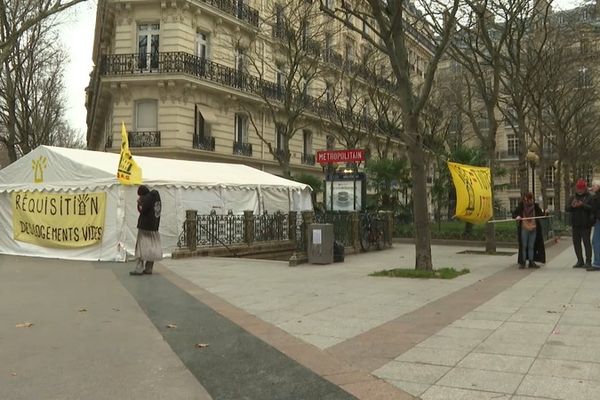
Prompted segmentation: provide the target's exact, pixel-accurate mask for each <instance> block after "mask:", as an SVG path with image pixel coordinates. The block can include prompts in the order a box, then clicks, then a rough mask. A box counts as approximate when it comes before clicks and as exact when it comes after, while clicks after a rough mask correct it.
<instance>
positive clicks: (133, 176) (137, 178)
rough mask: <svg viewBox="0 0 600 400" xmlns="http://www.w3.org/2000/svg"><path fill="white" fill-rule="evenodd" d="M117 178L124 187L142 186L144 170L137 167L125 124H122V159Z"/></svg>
mask: <svg viewBox="0 0 600 400" xmlns="http://www.w3.org/2000/svg"><path fill="white" fill-rule="evenodd" d="M117 178H118V179H119V182H121V184H123V185H141V184H142V169H141V168H140V167H139V166H138V165H137V163H136V162H135V160H134V159H133V156H132V155H131V151H130V150H129V140H128V138H127V131H126V130H125V122H121V158H120V159H119V168H118V169H117Z"/></svg>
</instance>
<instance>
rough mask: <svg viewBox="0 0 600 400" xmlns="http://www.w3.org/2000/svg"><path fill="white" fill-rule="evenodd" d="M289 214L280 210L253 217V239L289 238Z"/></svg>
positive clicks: (262, 240) (259, 240)
mask: <svg viewBox="0 0 600 400" xmlns="http://www.w3.org/2000/svg"><path fill="white" fill-rule="evenodd" d="M288 221H289V216H288V214H283V213H281V212H276V213H274V214H269V213H267V212H266V211H265V212H264V213H263V214H262V215H257V216H256V217H254V241H256V242H267V241H272V240H289V238H290V235H289V223H288Z"/></svg>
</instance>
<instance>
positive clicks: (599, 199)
mask: <svg viewBox="0 0 600 400" xmlns="http://www.w3.org/2000/svg"><path fill="white" fill-rule="evenodd" d="M590 206H591V208H592V210H591V212H592V220H593V221H594V223H595V222H596V221H600V190H599V191H597V192H596V193H594V195H593V196H592V197H591V198H590Z"/></svg>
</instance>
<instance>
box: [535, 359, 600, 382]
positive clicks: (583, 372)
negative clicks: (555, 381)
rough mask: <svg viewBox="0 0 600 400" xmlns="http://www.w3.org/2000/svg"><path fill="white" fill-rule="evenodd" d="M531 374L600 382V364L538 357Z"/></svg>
mask: <svg viewBox="0 0 600 400" xmlns="http://www.w3.org/2000/svg"><path fill="white" fill-rule="evenodd" d="M529 374H530V375H544V376H554V377H562V378H571V379H584V380H594V381H599V382H600V364H598V363H592V362H581V361H571V360H551V359H544V358H538V359H537V360H535V362H534V363H533V365H532V367H531V370H530V371H529Z"/></svg>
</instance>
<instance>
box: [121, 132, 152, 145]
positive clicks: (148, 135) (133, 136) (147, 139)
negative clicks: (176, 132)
mask: <svg viewBox="0 0 600 400" xmlns="http://www.w3.org/2000/svg"><path fill="white" fill-rule="evenodd" d="M127 138H128V140H129V147H160V131H131V132H129V133H128V135H127Z"/></svg>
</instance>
